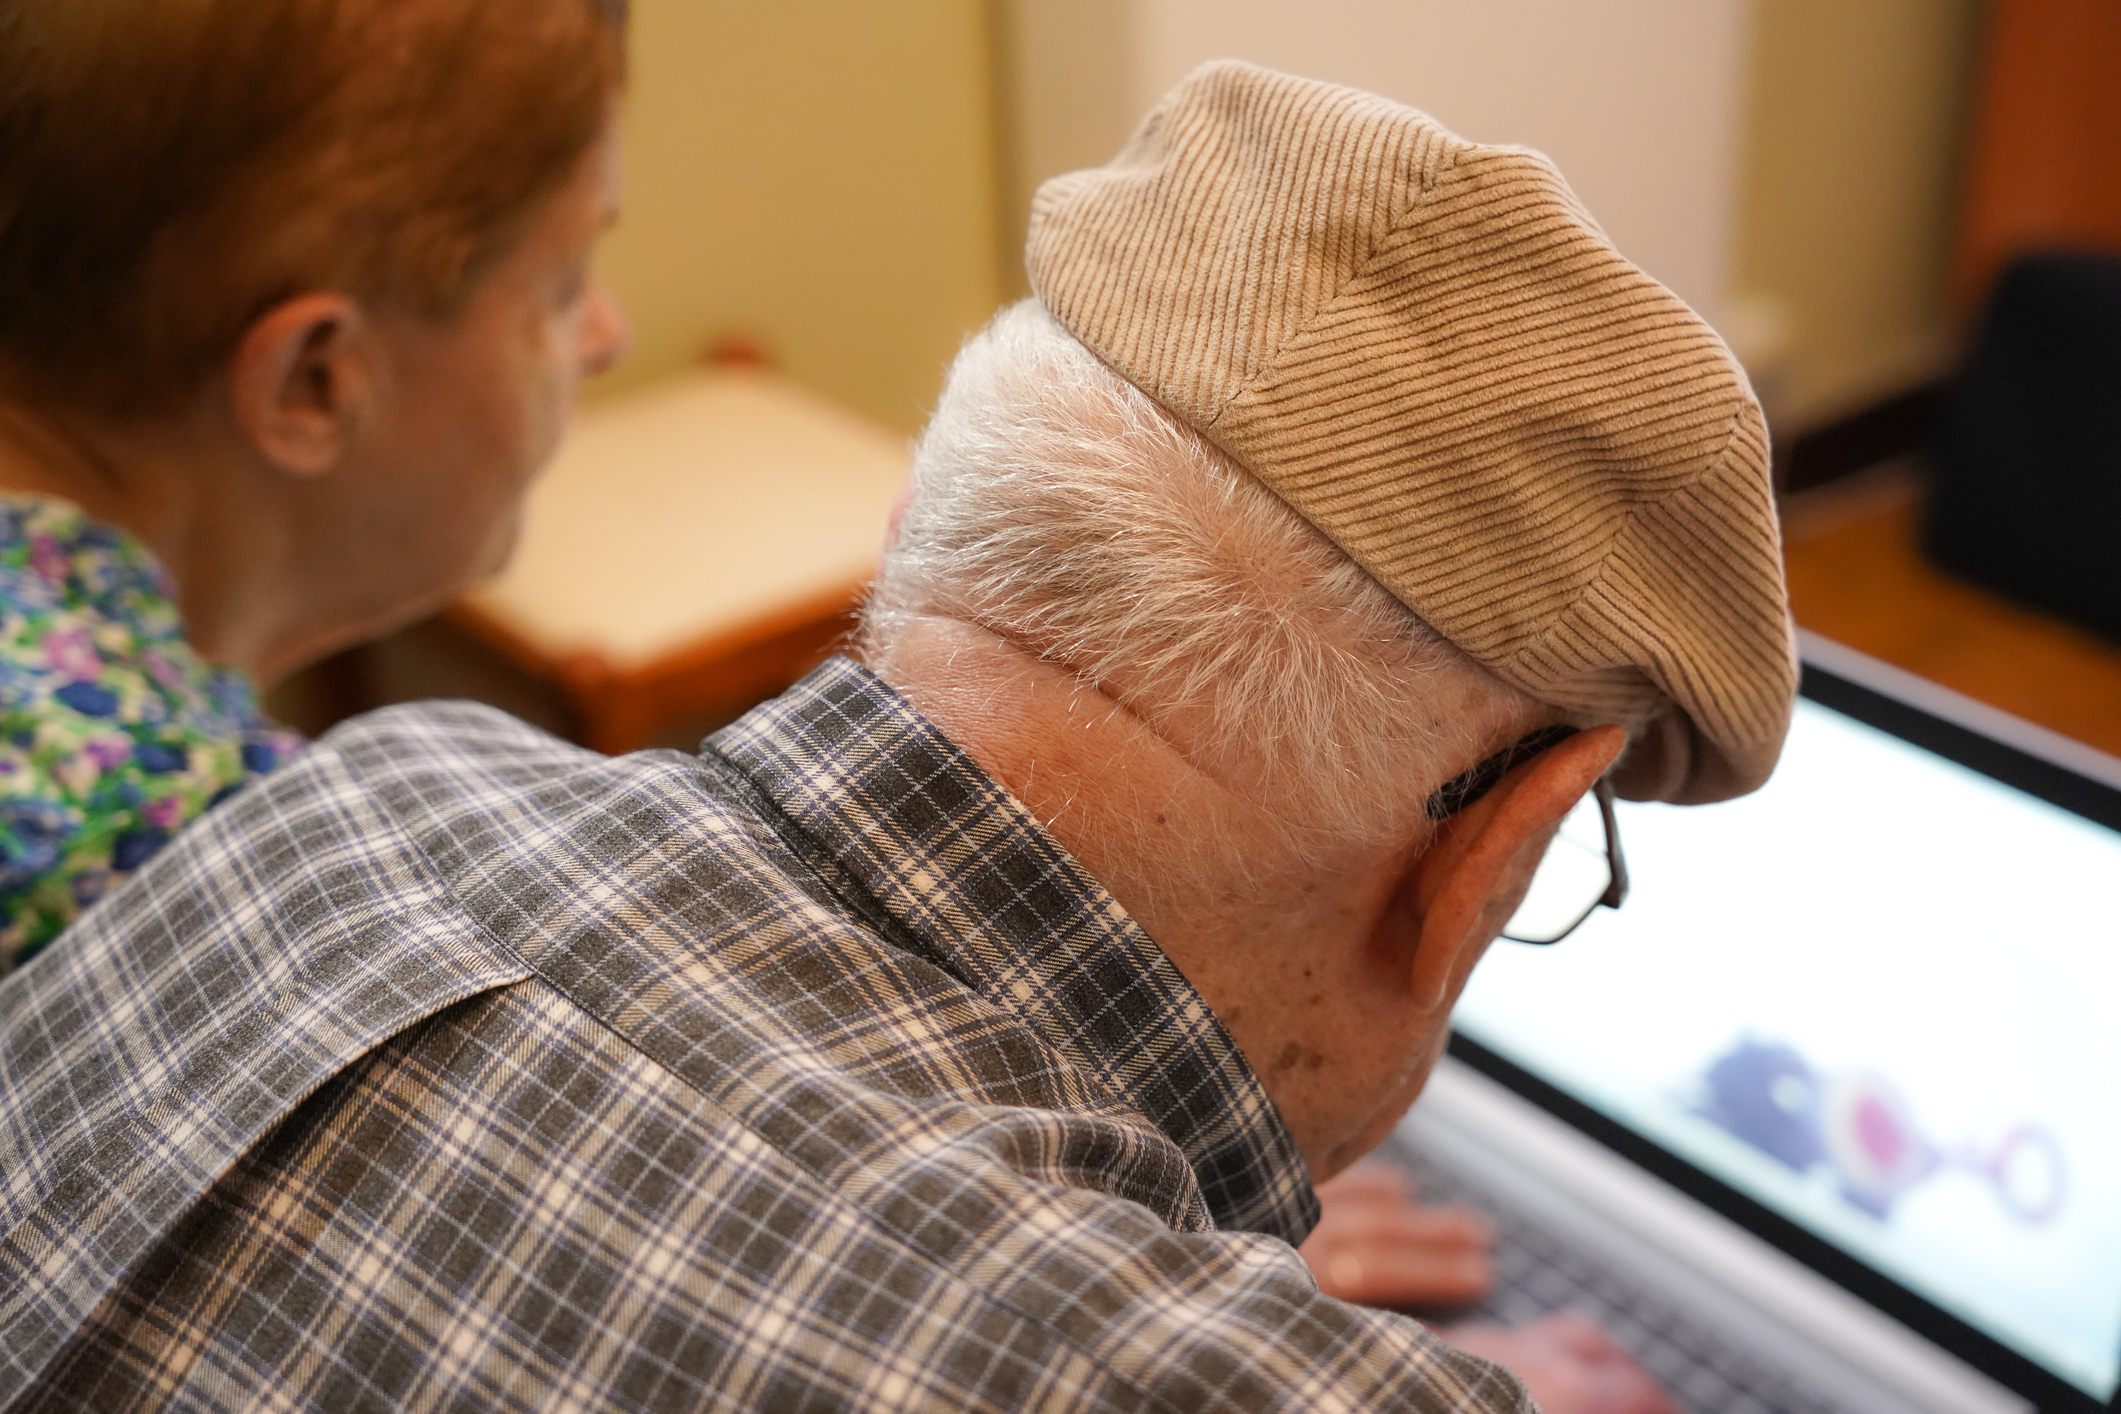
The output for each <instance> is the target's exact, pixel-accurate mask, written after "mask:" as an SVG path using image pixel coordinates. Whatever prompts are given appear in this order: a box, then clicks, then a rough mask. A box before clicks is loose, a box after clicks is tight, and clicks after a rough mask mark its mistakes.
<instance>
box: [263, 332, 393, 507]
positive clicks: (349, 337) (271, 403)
mask: <svg viewBox="0 0 2121 1414" xmlns="http://www.w3.org/2000/svg"><path fill="white" fill-rule="evenodd" d="M375 356H376V348H375V340H374V331H373V329H372V327H371V325H370V323H369V321H368V320H367V319H366V318H364V317H363V315H362V313H361V308H360V306H359V305H357V304H356V303H354V301H352V300H351V299H348V298H347V297H346V296H344V295H337V294H307V295H298V296H296V297H295V298H294V299H290V300H287V301H284V302H283V303H280V304H277V305H274V306H273V307H272V308H271V309H269V310H267V311H266V312H265V313H264V314H262V315H260V316H259V317H258V318H257V320H256V321H254V322H253V323H252V324H251V326H250V328H249V329H247V330H245V331H244V334H243V338H242V340H241V341H240V342H239V343H238V344H237V345H236V353H235V358H234V360H233V363H232V365H231V368H230V380H231V389H230V393H231V397H232V399H233V401H234V411H235V417H236V422H237V425H238V426H239V427H241V428H242V430H243V433H244V435H245V436H246V437H248V438H249V440H250V442H251V444H252V446H253V447H255V448H256V449H257V451H258V453H259V455H260V456H262V457H263V458H264V459H265V460H266V461H267V462H268V463H269V464H270V465H272V466H274V467H277V468H278V469H280V470H281V471H284V472H287V473H288V474H289V475H293V476H304V477H309V476H322V475H324V474H325V473H326V472H328V471H330V470H331V469H332V468H333V467H335V466H337V465H338V464H339V463H340V461H341V460H343V459H344V457H345V455H346V453H347V450H348V448H349V447H350V445H351V444H352V442H353V440H354V436H355V434H356V432H357V431H358V429H359V426H360V424H361V423H362V422H363V421H364V420H365V419H366V418H367V417H368V416H369V412H370V404H371V403H372V402H373V401H374V399H375V396H376V392H377V374H378V370H377V368H376V367H375Z"/></svg>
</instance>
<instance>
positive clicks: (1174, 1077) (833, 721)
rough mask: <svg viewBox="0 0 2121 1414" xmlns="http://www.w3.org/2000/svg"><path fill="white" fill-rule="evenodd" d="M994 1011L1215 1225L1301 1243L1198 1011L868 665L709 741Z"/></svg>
mask: <svg viewBox="0 0 2121 1414" xmlns="http://www.w3.org/2000/svg"><path fill="white" fill-rule="evenodd" d="M706 750H707V752H708V754H711V755H718V756H720V757H721V758H722V759H724V760H726V761H728V762H729V763H730V764H731V765H733V766H735V767H736V768H737V769H739V770H740V771H742V772H743V773H744V774H745V775H746V776H748V777H749V778H750V779H751V780H752V782H753V783H754V784H755V785H756V786H757V787H758V788H759V789H760V790H761V791H762V792H763V793H764V794H765V795H766V796H767V797H768V798H769V799H771V800H772V801H773V802H774V804H775V805H776V806H778V807H779V808H780V809H781V810H782V811H783V812H785V813H786V814H787V815H788V816H789V817H790V818H791V819H792V820H793V821H794V822H795V823H796V824H797V825H798V826H800V827H801V828H802V829H803V830H804V831H805V832H806V833H808V834H809V835H810V836H811V837H812V838H813V839H815V840H816V841H817V842H818V843H819V844H820V845H821V846H822V847H823V848H824V849H825V850H826V851H827V852H828V853H830V854H831V855H832V856H834V857H835V858H836V859H837V860H838V861H839V862H840V864H841V865H842V866H843V867H844V868H845V869H847V871H848V872H849V873H851V874H852V875H853V876H854V877H855V878H856V879H858V880H859V881H860V883H861V885H862V886H863V887H864V888H866V889H867V890H869V892H870V893H871V894H872V895H873V896H874V897H875V899H876V901H877V902H878V903H879V904H880V905H882V906H883V908H884V909H885V910H886V911H887V912H888V913H890V914H891V915H892V916H893V917H895V918H896V919H897V920H898V921H899V922H901V923H902V924H904V925H905V926H907V927H908V928H910V929H912V930H913V931H914V932H915V933H917V934H919V935H920V936H921V937H922V938H923V939H924V940H925V941H926V942H927V943H928V944H929V945H931V946H934V947H937V948H939V949H941V950H942V951H943V952H944V953H945V954H946V955H947V956H948V957H949V958H950V960H951V961H952V962H953V963H954V964H955V966H956V970H958V972H959V975H960V976H962V977H964V978H965V979H966V980H967V981H969V982H970V983H971V984H972V985H973V986H974V987H976V988H977V989H978V990H979V992H980V993H981V994H982V995H983V996H985V997H986V998H987V999H988V1000H990V1001H992V1002H994V1003H995V1004H997V1005H1000V1006H1004V1007H1007V1008H1010V1009H1011V1010H1014V1011H1015V1012H1017V1013H1018V1014H1019V1015H1021V1016H1022V1017H1023V1018H1024V1019H1025V1021H1026V1022H1027V1023H1028V1024H1030V1025H1031V1026H1033V1027H1034V1028H1036V1029H1037V1030H1038V1031H1039V1032H1040V1033H1041V1035H1042V1036H1043V1037H1044V1038H1045V1039H1046V1040H1047V1041H1048V1042H1049V1043H1050V1044H1052V1045H1054V1046H1056V1047H1057V1048H1059V1049H1060V1050H1061V1051H1062V1052H1063V1053H1065V1054H1069V1055H1073V1056H1076V1057H1079V1058H1081V1059H1082V1061H1083V1062H1084V1063H1085V1064H1087V1065H1089V1066H1091V1067H1092V1068H1094V1069H1096V1070H1098V1071H1100V1072H1102V1073H1103V1074H1104V1076H1105V1077H1106V1079H1107V1080H1108V1082H1109V1083H1110V1084H1112V1085H1113V1086H1114V1087H1115V1088H1116V1089H1118V1090H1119V1091H1121V1092H1122V1093H1124V1094H1125V1095H1126V1096H1127V1097H1128V1098H1129V1099H1130V1100H1131V1101H1132V1102H1133V1103H1134V1104H1135V1105H1136V1107H1137V1108H1139V1110H1140V1111H1141V1112H1142V1113H1143V1114H1144V1115H1146V1116H1147V1117H1148V1118H1149V1120H1150V1121H1151V1122H1152V1123H1153V1124H1155V1125H1156V1126H1157V1128H1159V1129H1161V1130H1162V1131H1163V1132H1164V1133H1165V1134H1167V1135H1168V1136H1170V1138H1171V1140H1172V1141H1173V1142H1174V1143H1176V1144H1177V1145H1178V1146H1179V1148H1180V1149H1181V1150H1183V1151H1184V1153H1185V1155H1186V1158H1187V1159H1188V1161H1189V1162H1190V1163H1191V1164H1192V1166H1193V1171H1194V1173H1195V1174H1196V1175H1197V1176H1198V1179H1199V1182H1200V1186H1201V1192H1202V1195H1203V1198H1204V1199H1205V1201H1206V1203H1207V1206H1208V1211H1209V1214H1210V1215H1211V1216H1212V1217H1213V1218H1214V1220H1215V1224H1216V1226H1217V1227H1219V1228H1225V1229H1236V1230H1243V1231H1251V1232H1264V1233H1268V1234H1271V1235H1273V1236H1276V1237H1281V1238H1284V1239H1285V1240H1287V1241H1288V1242H1290V1243H1292V1244H1295V1243H1300V1242H1301V1241H1302V1240H1303V1239H1304V1237H1305V1236H1306V1235H1307V1234H1308V1233H1309V1232H1310V1230H1311V1228H1312V1226H1313V1225H1314V1224H1315V1223H1316V1222H1317V1220H1318V1200H1317V1198H1316V1197H1315V1196H1314V1195H1313V1193H1312V1191H1311V1181H1310V1174H1309V1171H1308V1170H1307V1169H1306V1167H1305V1165H1304V1161H1303V1157H1302V1155H1301V1154H1300V1153H1299V1152H1298V1151H1297V1148H1296V1143H1295V1140H1294V1139H1293V1138H1291V1136H1290V1134H1289V1131H1288V1127H1287V1126H1286V1125H1284V1124H1283V1122H1282V1119H1281V1116H1280V1114H1279V1113H1278V1112H1277V1111H1276V1110H1275V1108H1274V1102H1273V1101H1272V1100H1271V1099H1269V1098H1268V1096H1267V1092H1266V1090H1265V1088H1264V1087H1263V1086H1261V1084H1260V1083H1259V1078H1258V1076H1256V1075H1255V1074H1253V1072H1252V1068H1251V1067H1250V1066H1249V1065H1248V1064H1246V1062H1245V1058H1244V1055H1243V1054H1242V1053H1241V1052H1240V1051H1239V1050H1238V1048H1237V1046H1236V1044H1235V1043H1234V1042H1232V1041H1231V1039H1230V1037H1229V1035H1228V1033H1226V1032H1225V1031H1224V1030H1223V1028H1222V1024H1221V1023H1220V1022H1218V1021H1217V1020H1216V1019H1215V1016H1214V1013H1212V1012H1211V1011H1209V1009H1208V1006H1207V1003H1206V1002H1205V1001H1203V1000H1202V999H1201V996H1200V994H1199V993H1198V992H1196V991H1194V989H1193V987H1192V985H1191V984H1190V983H1188V982H1187V981H1186V979H1185V977H1184V976H1183V975H1182V974H1181V973H1180V972H1179V970H1178V968H1177V967H1176V966H1174V965H1173V964H1172V962H1171V960H1170V959H1169V958H1167V957H1165V956H1164V954H1163V952H1162V951H1161V950H1160V949H1159V948H1158V947H1157V946H1156V944H1155V943H1154V942H1153V941H1151V940H1150V938H1149V935H1148V934H1147V933H1144V932H1143V931H1142V929H1141V926H1140V925H1139V924H1137V923H1136V922H1135V921H1134V919H1133V918H1132V917H1131V916H1129V915H1128V913H1127V911H1126V910H1125V909H1123V908H1122V907H1120V905H1119V902H1118V901H1117V900H1116V899H1114V898H1113V897H1112V895H1111V894H1110V893H1108V892H1106V890H1105V889H1104V887H1103V886H1102V885H1100V884H1099V883H1098V882H1097V881H1096V880H1095V879H1093V878H1091V877H1090V875H1089V874H1088V872H1086V871H1085V870H1084V869H1083V867H1082V866H1081V865H1080V864H1078V863H1076V861H1075V860H1074V859H1073V858H1072V857H1071V856H1070V855H1069V854H1068V852H1067V851H1066V850H1064V849H1062V848H1061V846H1060V844H1059V843H1058V842H1057V841H1055V840H1054V839H1053V837H1052V836H1051V835H1049V834H1047V833H1046V831H1045V829H1044V828H1043V827H1042V826H1040V825H1039V823H1038V822H1037V820H1036V819H1034V818H1033V817H1032V815H1031V814H1030V812H1029V811H1028V810H1026V809H1025V808H1024V806H1023V805H1022V804H1021V803H1020V802H1018V801H1017V800H1016V799H1015V797H1013V796H1011V795H1010V794H1009V793H1008V792H1007V791H1005V790H1004V789H1002V787H1001V786H1000V785H998V784H996V783H995V781H994V780H993V778H992V777H990V776H988V775H987V773H986V772H985V771H983V770H981V769H980V767H979V766H978V764H977V763H975V762H974V761H973V760H972V758H971V757H970V756H968V755H966V754H965V753H964V752H963V751H962V750H960V749H959V748H958V747H957V746H956V745H955V744H954V743H952V742H951V741H950V739H949V738H948V737H946V736H944V735H943V733H942V732H941V731H940V730H938V729H937V728H936V726H935V725H934V724H933V723H931V722H930V721H928V719H927V718H925V717H923V716H922V715H921V714H920V713H919V712H918V711H916V710H915V709H914V707H913V705H912V704H911V703H909V702H908V701H906V699H905V698H903V697H901V696H900V695H899V694H898V693H896V692H894V691H893V690H892V689H891V688H890V687H889V686H888V685H887V684H886V683H884V681H883V680H882V679H880V678H878V677H877V676H876V675H875V674H873V673H871V672H869V671H868V670H867V669H866V668H863V667H861V666H860V665H859V664H857V663H854V662H853V661H851V660H849V659H846V658H835V659H833V660H831V661H830V662H827V663H826V664H825V665H824V666H822V667H820V668H819V669H818V670H817V671H816V672H814V673H812V674H811V675H810V676H809V677H807V678H805V679H804V680H803V681H802V682H800V683H798V684H796V686H795V687H793V688H791V689H789V691H787V692H786V693H783V694H782V695H781V696H780V697H779V698H777V699H776V700H774V701H772V702H769V703H767V704H766V705H765V706H763V707H760V708H759V709H757V710H756V711H754V712H752V713H751V714H750V715H748V716H746V717H745V718H744V719H743V720H741V721H739V722H737V723H736V724H734V725H733V726H730V727H728V728H725V729H724V730H723V731H721V732H718V733H717V734H715V735H714V736H713V737H711V738H709V739H708V742H707V746H706Z"/></svg>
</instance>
